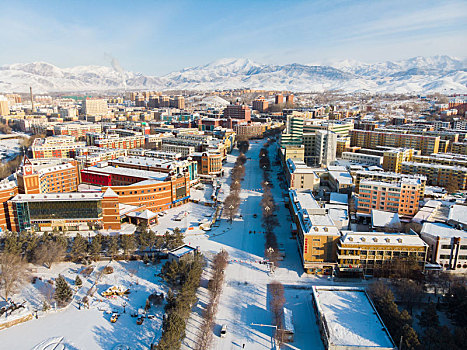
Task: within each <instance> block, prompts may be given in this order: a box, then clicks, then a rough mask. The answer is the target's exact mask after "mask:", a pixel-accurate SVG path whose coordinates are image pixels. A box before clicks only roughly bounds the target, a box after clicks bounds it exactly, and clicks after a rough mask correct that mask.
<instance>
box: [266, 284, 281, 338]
mask: <svg viewBox="0 0 467 350" xmlns="http://www.w3.org/2000/svg"><path fill="white" fill-rule="evenodd" d="M268 288H269V292H270V295H271V297H270V299H269V305H270V307H271V311H272V315H273V318H274V319H273V321H274V324H275V325H276V334H275V336H276V339H277V340H278V341H279V343H281V342H282V335H283V334H282V332H283V330H284V304H285V295H284V286H283V285H282V283H280V282H279V281H273V282H272V283H270V284H269V285H268Z"/></svg>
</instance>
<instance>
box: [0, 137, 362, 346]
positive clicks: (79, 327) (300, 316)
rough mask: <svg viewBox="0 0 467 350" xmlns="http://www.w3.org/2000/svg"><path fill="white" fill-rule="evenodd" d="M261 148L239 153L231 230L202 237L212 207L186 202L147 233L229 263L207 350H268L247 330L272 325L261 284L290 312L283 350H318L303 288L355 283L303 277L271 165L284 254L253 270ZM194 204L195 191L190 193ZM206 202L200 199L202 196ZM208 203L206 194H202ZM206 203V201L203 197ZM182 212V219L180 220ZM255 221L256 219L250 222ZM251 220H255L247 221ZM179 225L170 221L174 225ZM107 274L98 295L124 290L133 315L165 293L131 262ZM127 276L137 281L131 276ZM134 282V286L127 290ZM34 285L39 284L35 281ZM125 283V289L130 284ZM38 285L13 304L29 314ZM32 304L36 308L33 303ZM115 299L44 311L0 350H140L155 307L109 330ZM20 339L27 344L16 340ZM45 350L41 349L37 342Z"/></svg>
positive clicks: (61, 268) (264, 330)
mask: <svg viewBox="0 0 467 350" xmlns="http://www.w3.org/2000/svg"><path fill="white" fill-rule="evenodd" d="M263 144H264V141H253V142H252V143H251V146H250V150H249V151H248V153H247V157H248V158H249V159H248V161H247V163H246V172H245V178H244V181H243V182H242V191H241V198H242V203H241V206H240V210H239V215H238V216H237V218H235V219H234V220H233V222H232V223H230V222H228V220H225V219H221V220H218V221H217V222H216V223H215V225H213V227H212V229H211V230H210V231H203V230H201V229H200V228H199V224H200V223H202V222H203V221H204V220H211V218H212V216H213V214H214V212H215V208H213V207H209V206H205V205H202V204H196V203H188V204H186V205H182V206H180V207H176V208H172V209H169V210H167V211H165V214H164V215H163V216H162V217H160V218H159V224H158V225H156V226H155V227H154V229H155V231H156V232H157V233H158V234H163V233H164V232H165V231H166V230H172V229H174V228H175V227H179V228H180V229H182V231H184V232H185V233H186V237H185V242H186V243H189V244H191V245H193V246H198V247H199V248H200V250H201V251H202V252H203V253H204V254H205V256H206V257H207V258H208V259H211V258H212V256H213V255H214V254H215V253H217V252H219V251H220V250H221V249H225V250H226V251H227V252H228V253H229V256H230V260H231V261H230V263H229V265H228V266H227V269H226V273H225V284H224V289H223V292H222V295H221V297H220V303H219V308H218V312H217V315H216V324H217V326H216V327H215V335H214V341H213V344H212V347H211V349H219V350H221V349H222V350H224V349H241V348H242V346H243V344H245V349H249V350H250V349H251V350H256V349H258V350H260V349H261V350H265V349H273V348H274V345H273V340H272V335H273V328H271V327H266V326H256V325H252V323H255V324H263V325H272V324H273V319H272V314H271V312H270V307H269V296H268V288H267V285H268V284H269V283H271V282H272V281H274V280H277V281H280V282H281V283H282V284H283V285H284V288H285V297H286V304H285V306H286V307H287V308H289V309H290V310H292V312H293V322H294V327H295V330H296V333H295V340H294V342H293V343H291V344H290V345H291V346H292V348H295V349H319V350H321V349H323V345H322V342H321V339H320V336H319V331H318V326H317V323H316V318H315V315H314V313H313V311H312V307H311V287H312V286H313V285H329V284H331V285H356V286H361V285H362V283H365V282H360V281H353V282H351V283H349V282H336V281H333V280H330V279H328V277H317V276H310V275H307V274H305V273H304V272H303V268H302V265H301V261H300V257H299V254H298V250H297V243H296V241H295V240H294V239H291V234H290V232H291V230H290V228H291V219H290V215H289V212H288V210H287V209H286V208H285V207H284V200H283V197H282V190H281V188H280V187H279V184H278V183H277V180H276V179H277V173H278V172H279V170H280V168H279V166H276V165H275V166H273V169H272V170H271V174H270V178H271V182H273V183H274V186H273V188H272V194H273V196H274V198H275V201H276V204H277V216H278V221H279V225H278V226H277V228H276V229H275V233H276V236H277V240H278V243H279V244H280V245H281V246H282V247H283V248H284V250H285V253H286V256H285V258H284V260H283V261H281V262H280V266H279V268H277V269H276V271H275V272H274V273H273V274H272V273H271V272H269V269H268V267H267V265H264V264H260V263H259V262H260V261H263V260H264V243H265V237H264V233H263V228H262V227H261V207H260V201H261V196H262V191H261V182H262V180H263V179H262V171H261V170H260V169H259V165H258V157H259V150H260V148H261V147H262V145H263ZM276 151H277V145H275V144H273V145H271V146H270V148H269V153H270V155H271V158H272V159H273V158H274V157H275V154H276ZM237 156H238V151H237V150H235V151H233V152H232V154H231V155H228V157H227V162H226V163H225V164H224V170H225V174H226V175H225V176H224V177H223V178H221V179H220V180H219V181H220V184H221V189H220V191H219V200H222V199H223V198H224V197H225V196H227V195H228V193H229V185H230V172H231V169H232V167H233V164H234V162H235V159H236V157H237ZM195 196H197V197H199V198H202V197H203V193H202V192H197V193H196V195H195ZM206 196H207V194H206ZM209 197H210V194H209ZM204 198H206V197H204ZM183 213H187V215H186V216H183ZM255 214H256V215H255ZM255 216H256V217H255ZM177 217H178V218H180V217H181V220H180V221H176V220H175V219H176V218H177ZM221 217H222V215H221ZM105 264H106V263H105V262H101V263H98V264H97V265H96V266H97V270H100V269H102V268H103V267H104V266H105ZM112 266H114V269H115V272H114V274H113V275H108V276H105V277H104V278H103V279H102V280H101V281H100V283H99V287H98V292H102V291H103V290H105V289H106V288H107V287H109V286H110V285H114V284H122V285H125V286H128V287H130V288H131V289H132V293H131V294H130V295H129V300H127V303H128V305H129V306H128V307H127V310H130V309H137V308H139V307H141V306H143V305H144V301H145V299H146V298H147V296H148V295H149V293H151V292H154V291H158V292H159V291H166V288H165V287H164V284H162V283H161V281H160V280H159V279H158V278H157V277H155V276H154V274H157V273H159V271H160V267H161V266H160V265H158V266H153V265H150V266H144V265H143V264H142V263H138V262H113V263H112ZM80 268H81V265H75V264H71V263H64V264H58V265H56V266H54V268H53V269H52V270H51V271H48V270H47V269H45V268H39V269H38V271H37V272H36V273H35V274H36V275H39V276H43V279H46V278H51V277H56V276H57V275H58V273H62V274H63V275H64V276H65V277H66V278H67V279H68V280H69V281H70V282H72V281H73V280H74V278H75V276H76V274H77V273H78V271H79V269H80ZM132 273H133V274H134V275H135V276H137V277H135V276H133V275H132ZM96 275H97V272H96V273H95V274H93V275H91V276H90V278H89V279H87V280H85V279H83V282H84V287H83V288H82V290H80V291H79V292H78V297H82V295H83V293H84V291H85V290H87V289H89V287H90V286H91V283H92V278H93V277H94V278H95V276H96ZM136 278H137V279H138V282H139V284H137V285H136V284H135V282H136ZM203 278H204V280H202V287H201V288H200V289H199V291H198V297H199V302H198V304H197V305H196V306H195V307H194V310H193V314H192V317H191V318H190V320H189V322H188V326H187V330H186V334H187V337H186V339H185V341H184V345H183V348H184V349H193V347H194V342H195V341H196V337H197V331H198V327H199V326H198V325H199V323H198V322H199V317H200V315H201V313H202V310H203V308H204V306H205V303H206V302H207V289H206V286H207V280H206V278H207V277H206V275H205V276H204V277H203ZM41 283H42V282H41ZM130 284H132V285H130ZM38 288H39V285H34V286H32V285H30V286H28V287H26V288H24V289H23V292H22V293H21V297H22V298H24V299H28V300H29V299H30V301H31V306H32V308H34V307H39V306H40V305H41V297H40V293H39V290H38ZM36 299H37V301H35V300H36ZM123 301H124V300H123V299H121V298H117V299H115V300H112V301H107V300H105V301H103V302H100V301H98V300H95V301H94V302H93V303H92V304H91V308H90V309H89V310H79V309H78V306H77V303H76V302H73V303H72V304H71V306H70V307H68V308H67V309H66V310H63V311H59V312H49V313H48V314H46V315H40V317H39V319H34V320H32V321H29V322H27V323H24V324H21V325H18V326H14V327H12V328H10V329H6V330H4V331H2V332H1V333H0V336H1V338H0V340H1V341H2V343H1V346H0V348H2V349H3V347H4V346H5V348H6V349H31V348H33V347H34V346H35V345H37V344H39V343H41V342H44V341H47V340H48V339H50V338H54V337H64V340H63V342H64V343H65V344H66V345H67V346H68V348H69V349H86V350H87V349H109V350H113V349H115V346H116V345H118V344H119V343H126V344H131V349H140V348H148V347H149V344H150V343H151V341H152V340H153V337H156V339H157V338H158V337H159V336H160V332H161V330H160V325H161V319H162V312H163V307H162V306H161V307H159V308H158V309H157V310H154V312H153V313H154V314H155V316H156V317H155V319H154V320H148V319H146V320H145V322H144V324H143V325H142V326H137V325H136V324H135V319H134V318H132V317H130V315H129V312H127V313H126V314H123V315H121V316H120V318H119V319H118V321H117V322H116V323H110V321H109V319H110V314H108V313H106V311H122V303H123ZM223 324H226V325H227V330H228V331H227V336H226V337H225V338H220V337H219V331H220V327H221V325H223ZM24 333H27V334H28V337H22V336H21V335H22V334H24ZM45 344H47V342H46V343H45ZM39 350H43V349H39Z"/></svg>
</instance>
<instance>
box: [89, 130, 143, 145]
mask: <svg viewBox="0 0 467 350" xmlns="http://www.w3.org/2000/svg"><path fill="white" fill-rule="evenodd" d="M86 140H87V142H88V144H89V145H92V146H96V147H99V148H121V149H130V148H140V147H143V146H144V145H145V143H146V137H145V135H133V136H120V135H119V134H116V133H115V134H97V133H88V134H86Z"/></svg>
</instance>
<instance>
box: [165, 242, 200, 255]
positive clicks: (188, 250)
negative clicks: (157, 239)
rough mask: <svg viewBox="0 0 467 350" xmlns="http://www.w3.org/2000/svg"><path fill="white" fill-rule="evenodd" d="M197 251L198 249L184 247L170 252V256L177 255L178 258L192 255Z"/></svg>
mask: <svg viewBox="0 0 467 350" xmlns="http://www.w3.org/2000/svg"><path fill="white" fill-rule="evenodd" d="M194 250H196V248H193V247H190V246H189V245H186V244H185V245H183V246H181V247H178V248H176V249H174V250H172V251H170V254H172V255H175V256H177V257H182V256H184V255H186V254H188V253H191V252H192V251H194Z"/></svg>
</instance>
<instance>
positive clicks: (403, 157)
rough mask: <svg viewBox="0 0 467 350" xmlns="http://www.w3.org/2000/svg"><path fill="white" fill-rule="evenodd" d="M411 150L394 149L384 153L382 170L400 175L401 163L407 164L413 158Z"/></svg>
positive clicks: (412, 150)
mask: <svg viewBox="0 0 467 350" xmlns="http://www.w3.org/2000/svg"><path fill="white" fill-rule="evenodd" d="M414 152H415V153H417V152H416V151H415V150H414V149H412V148H396V149H392V150H387V151H384V154H383V169H384V171H390V172H393V173H400V172H401V167H402V163H403V162H409V161H411V160H412V159H413V157H414Z"/></svg>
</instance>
